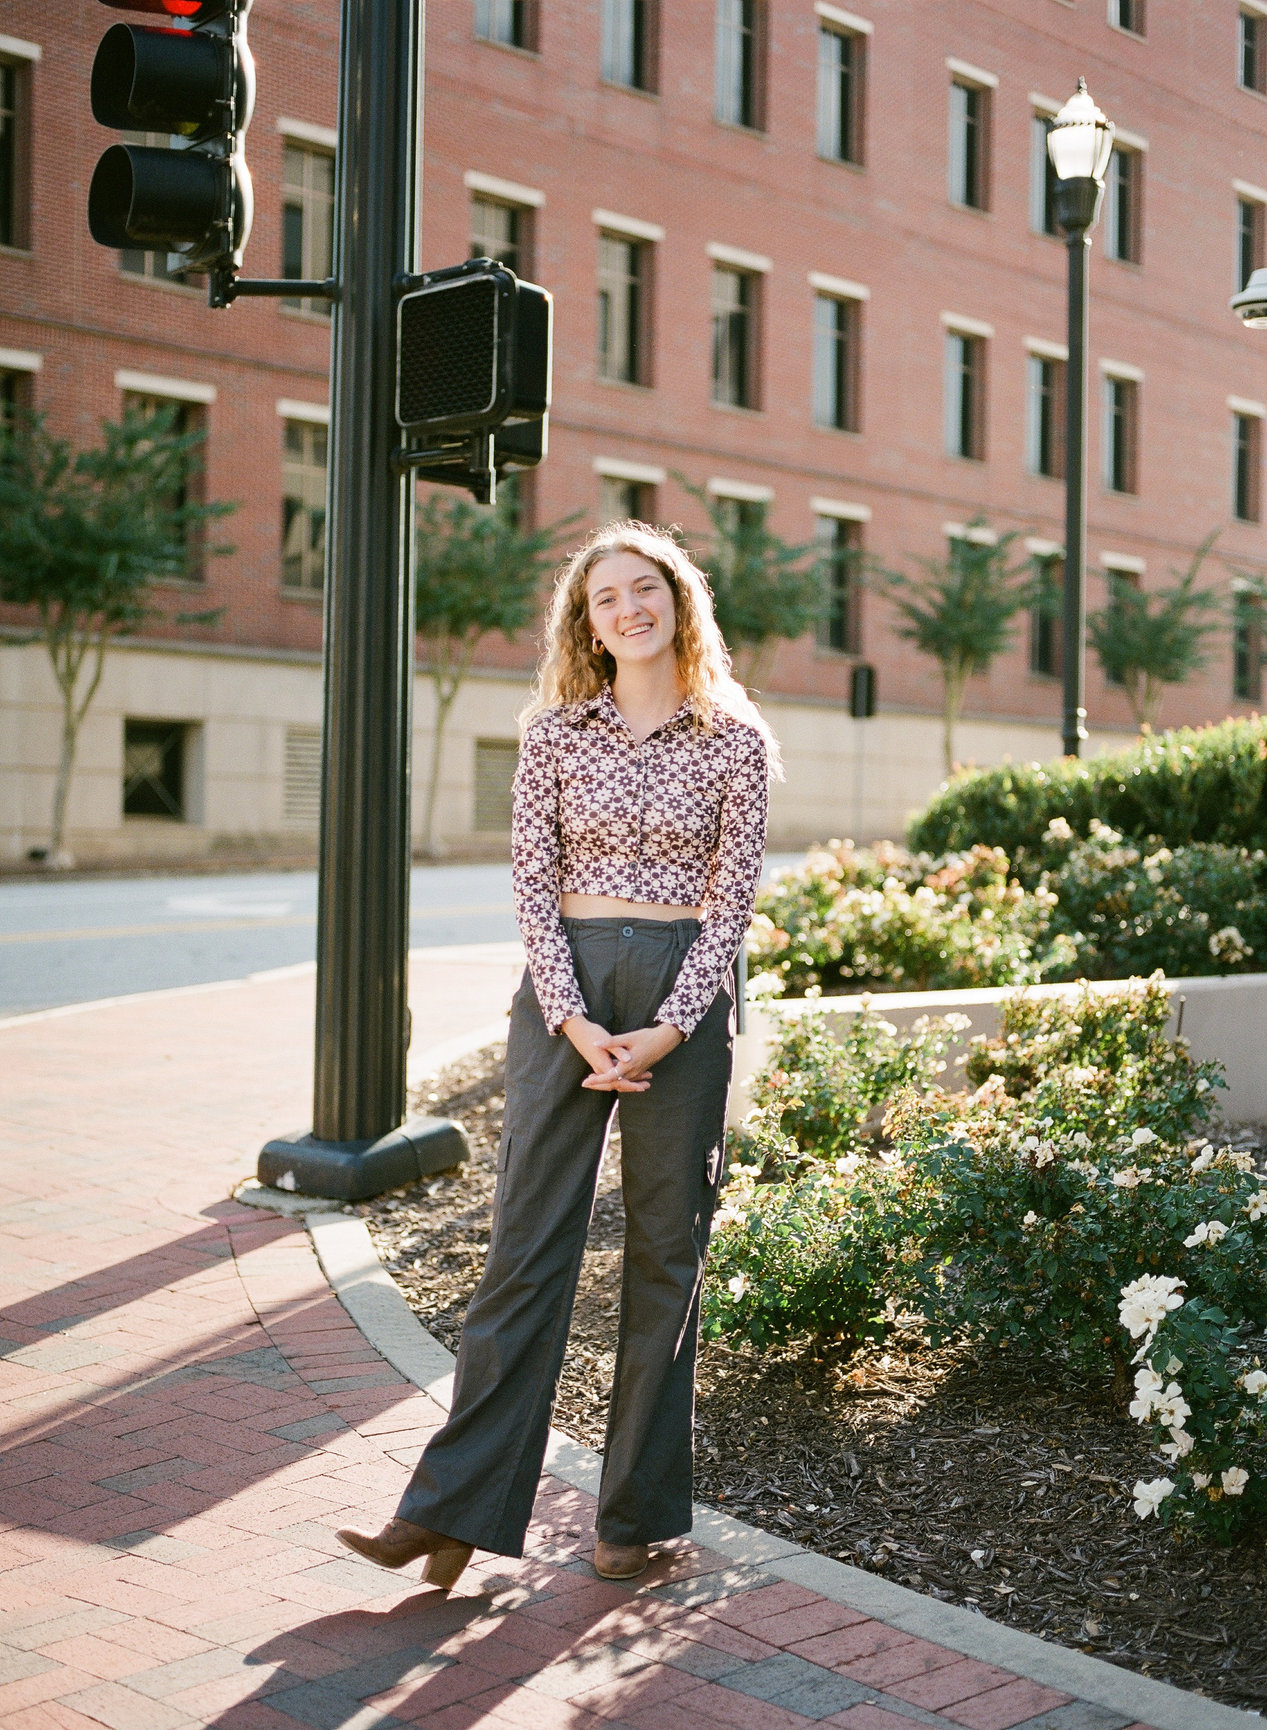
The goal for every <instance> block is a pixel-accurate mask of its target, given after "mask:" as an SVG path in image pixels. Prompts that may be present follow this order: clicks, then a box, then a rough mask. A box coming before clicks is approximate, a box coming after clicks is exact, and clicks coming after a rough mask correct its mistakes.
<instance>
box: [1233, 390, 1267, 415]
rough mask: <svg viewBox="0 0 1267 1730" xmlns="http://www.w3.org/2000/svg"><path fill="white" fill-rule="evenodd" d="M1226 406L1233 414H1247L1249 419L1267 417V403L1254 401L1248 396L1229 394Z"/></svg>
mask: <svg viewBox="0 0 1267 1730" xmlns="http://www.w3.org/2000/svg"><path fill="white" fill-rule="evenodd" d="M1227 406H1228V407H1229V408H1230V409H1231V411H1232V413H1233V414H1244V415H1248V416H1249V418H1250V419H1251V420H1265V419H1267V403H1261V402H1255V401H1254V399H1253V398H1252V397H1248V396H1230V397H1228V399H1227Z"/></svg>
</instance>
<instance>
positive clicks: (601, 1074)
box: [563, 1015, 682, 1093]
mask: <svg viewBox="0 0 1267 1730" xmlns="http://www.w3.org/2000/svg"><path fill="white" fill-rule="evenodd" d="M563 1031H564V1033H566V1034H567V1036H568V1038H569V1039H570V1040H571V1042H572V1044H573V1045H574V1046H575V1047H576V1049H577V1051H579V1052H580V1054H581V1056H582V1057H583V1058H584V1059H585V1061H586V1062H587V1063H588V1064H589V1066H590V1068H591V1069H592V1070H593V1072H594V1073H593V1074H592V1075H587V1076H586V1077H585V1079H584V1081H582V1083H581V1086H582V1087H587V1088H589V1089H590V1091H591V1092H593V1093H645V1092H646V1091H647V1089H648V1088H649V1087H650V1086H651V1067H652V1065H653V1064H656V1063H658V1062H659V1061H660V1059H661V1058H662V1057H667V1056H668V1054H669V1052H670V1051H672V1050H673V1048H674V1046H676V1045H680V1044H681V1043H682V1035H681V1033H680V1032H679V1031H678V1029H677V1028H676V1027H673V1026H672V1025H670V1024H669V1023H667V1022H657V1023H656V1025H655V1026H654V1027H639V1028H637V1029H636V1030H635V1031H634V1032H632V1033H608V1031H607V1029H606V1028H605V1027H600V1026H599V1024H598V1022H597V1021H590V1020H588V1019H587V1018H586V1017H585V1016H584V1015H574V1016H573V1017H572V1018H571V1020H570V1021H565V1022H564V1023H563Z"/></svg>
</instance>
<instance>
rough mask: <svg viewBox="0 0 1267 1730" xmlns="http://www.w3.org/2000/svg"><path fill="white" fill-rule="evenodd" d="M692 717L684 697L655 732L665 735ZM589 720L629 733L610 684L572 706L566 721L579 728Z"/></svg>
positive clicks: (689, 704) (652, 735)
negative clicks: (604, 723) (598, 721)
mask: <svg viewBox="0 0 1267 1730" xmlns="http://www.w3.org/2000/svg"><path fill="white" fill-rule="evenodd" d="M693 717H694V710H693V708H692V706H691V699H690V698H689V697H684V698H683V699H682V702H681V703H680V704H679V706H678V707H677V708H676V709H675V710H674V711H673V713H672V714H671V715H670V716H669V718H668V720H667V721H661V723H660V725H659V726H658V727H657V728H656V729H655V732H656V733H666V732H667V731H668V730H669V728H670V727H677V726H680V725H681V723H682V722H683V721H690V720H691V719H693ZM591 718H595V719H600V720H603V721H605V722H606V723H607V724H608V726H611V727H617V728H619V729H620V730H621V731H622V732H625V733H628V732H629V723H628V721H626V719H625V717H624V716H623V715H622V714H621V712H620V710H619V709H618V708H617V707H616V699H615V697H613V696H612V688H611V684H610V682H608V683H606V684H604V686H603V688H602V690H601V691H599V692H598V694H597V695H596V696H593V697H587V698H586V699H585V700H584V702H581V703H574V704H573V705H572V712H571V714H570V715H569V716H568V720H569V721H570V722H571V724H572V725H573V726H574V727H575V726H579V725H580V724H581V723H582V722H584V721H587V720H589V719H591ZM648 736H649V737H652V738H653V737H654V736H655V735H654V733H653V734H650V735H648Z"/></svg>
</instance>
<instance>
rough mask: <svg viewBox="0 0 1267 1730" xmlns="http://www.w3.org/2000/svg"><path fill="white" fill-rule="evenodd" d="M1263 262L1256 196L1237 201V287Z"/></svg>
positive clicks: (1260, 212) (1244, 284) (1246, 282)
mask: <svg viewBox="0 0 1267 1730" xmlns="http://www.w3.org/2000/svg"><path fill="white" fill-rule="evenodd" d="M1264 22H1267V20H1264ZM1262 264H1263V206H1262V205H1261V204H1260V203H1259V202H1258V200H1257V199H1256V198H1238V199H1237V201H1236V287H1237V290H1238V291H1239V290H1240V289H1242V288H1246V287H1248V286H1249V279H1250V277H1251V276H1252V275H1253V274H1254V272H1255V271H1256V270H1260V269H1261V268H1262Z"/></svg>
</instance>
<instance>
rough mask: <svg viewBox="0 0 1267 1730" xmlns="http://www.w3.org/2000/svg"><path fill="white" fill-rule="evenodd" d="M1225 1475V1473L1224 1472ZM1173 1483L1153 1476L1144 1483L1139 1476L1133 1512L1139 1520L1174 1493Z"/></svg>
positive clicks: (1156, 1508)
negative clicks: (1149, 1480) (1149, 1481)
mask: <svg viewBox="0 0 1267 1730" xmlns="http://www.w3.org/2000/svg"><path fill="white" fill-rule="evenodd" d="M1224 1476H1226V1473H1225V1474H1224ZM1174 1488H1175V1486H1174V1484H1173V1483H1172V1482H1171V1481H1170V1479H1169V1478H1154V1479H1153V1480H1152V1482H1151V1483H1147V1484H1146V1483H1145V1482H1144V1480H1143V1479H1142V1478H1141V1479H1140V1480H1139V1482H1138V1483H1137V1484H1136V1485H1135V1491H1134V1494H1135V1512H1136V1513H1137V1514H1138V1515H1139V1517H1140V1519H1141V1520H1146V1519H1147V1518H1148V1516H1149V1515H1150V1514H1155V1513H1156V1512H1157V1510H1158V1508H1160V1507H1161V1505H1162V1503H1163V1502H1164V1501H1165V1499H1166V1497H1167V1496H1169V1495H1172V1494H1173V1493H1174Z"/></svg>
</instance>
